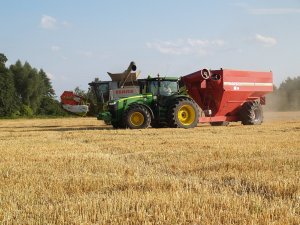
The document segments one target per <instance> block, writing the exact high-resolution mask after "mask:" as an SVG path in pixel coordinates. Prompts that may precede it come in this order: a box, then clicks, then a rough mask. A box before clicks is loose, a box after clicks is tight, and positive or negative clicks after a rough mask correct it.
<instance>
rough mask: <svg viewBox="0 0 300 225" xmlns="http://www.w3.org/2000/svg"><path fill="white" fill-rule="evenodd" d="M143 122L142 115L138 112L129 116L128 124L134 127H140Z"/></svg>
mask: <svg viewBox="0 0 300 225" xmlns="http://www.w3.org/2000/svg"><path fill="white" fill-rule="evenodd" d="M144 121H145V118H144V115H143V114H142V113H140V112H134V113H132V114H131V116H130V123H131V124H132V125H133V126H135V127H138V126H141V125H142V124H143V123H144Z"/></svg>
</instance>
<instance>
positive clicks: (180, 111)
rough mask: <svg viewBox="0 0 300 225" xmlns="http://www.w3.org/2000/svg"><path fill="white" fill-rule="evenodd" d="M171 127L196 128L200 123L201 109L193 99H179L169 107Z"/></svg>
mask: <svg viewBox="0 0 300 225" xmlns="http://www.w3.org/2000/svg"><path fill="white" fill-rule="evenodd" d="M168 115H169V118H168V123H169V126H170V127H178V128H194V127H196V126H197V124H198V120H199V109H198V106H197V104H196V103H195V102H194V101H193V100H192V99H187V98H183V99H178V100H177V101H176V102H175V103H174V104H173V105H171V107H170V109H169V113H168Z"/></svg>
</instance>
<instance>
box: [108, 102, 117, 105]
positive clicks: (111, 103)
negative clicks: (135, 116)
mask: <svg viewBox="0 0 300 225" xmlns="http://www.w3.org/2000/svg"><path fill="white" fill-rule="evenodd" d="M115 104H117V102H115V101H113V102H109V103H108V105H115Z"/></svg>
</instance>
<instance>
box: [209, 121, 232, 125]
mask: <svg viewBox="0 0 300 225" xmlns="http://www.w3.org/2000/svg"><path fill="white" fill-rule="evenodd" d="M210 125H212V126H228V125H229V122H228V121H220V122H211V123H210Z"/></svg>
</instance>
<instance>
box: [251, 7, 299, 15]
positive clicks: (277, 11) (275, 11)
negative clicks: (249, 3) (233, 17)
mask: <svg viewBox="0 0 300 225" xmlns="http://www.w3.org/2000/svg"><path fill="white" fill-rule="evenodd" d="M249 12H250V13H251V14H255V15H286V14H297V13H300V8H254V9H249Z"/></svg>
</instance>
